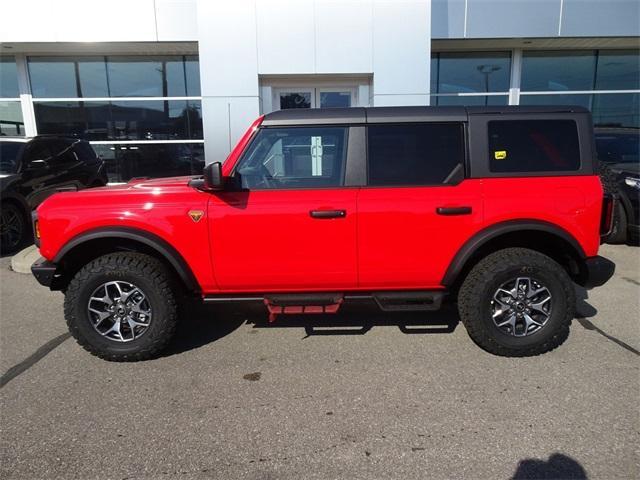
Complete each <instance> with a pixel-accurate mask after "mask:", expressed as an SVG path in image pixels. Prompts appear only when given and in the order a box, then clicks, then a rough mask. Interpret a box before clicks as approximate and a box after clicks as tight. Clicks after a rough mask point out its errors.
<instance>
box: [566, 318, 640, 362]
mask: <svg viewBox="0 0 640 480" xmlns="http://www.w3.org/2000/svg"><path fill="white" fill-rule="evenodd" d="M576 320H577V321H578V323H579V324H580V325H582V326H583V327H584V328H585V329H586V330H592V331H595V332H598V333H599V334H600V335H602V336H603V337H604V338H606V339H607V340H611V341H612V342H613V343H615V344H616V345H619V346H621V347H622V348H624V349H625V350H628V351H630V352H631V353H635V354H636V355H638V356H640V351H638V350H636V349H635V348H633V347H632V346H631V345H629V344H627V343H624V342H623V341H622V340H618V339H617V338H616V337H613V336H611V335H609V334H608V333H607V332H605V331H603V330H600V329H599V328H598V327H596V326H595V325H594V324H593V323H591V322H590V321H589V320H587V319H586V318H576Z"/></svg>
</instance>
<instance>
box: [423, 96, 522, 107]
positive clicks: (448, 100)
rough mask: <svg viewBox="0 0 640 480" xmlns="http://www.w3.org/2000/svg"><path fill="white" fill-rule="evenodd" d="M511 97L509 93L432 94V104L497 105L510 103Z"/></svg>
mask: <svg viewBox="0 0 640 480" xmlns="http://www.w3.org/2000/svg"><path fill="white" fill-rule="evenodd" d="M508 104H509V97H508V96H507V95H482V96H472V97H468V96H463V97H456V96H448V95H447V96H436V95H432V96H431V105H433V106H436V105H440V106H445V105H447V106H462V107H482V106H489V105H491V106H495V105H508Z"/></svg>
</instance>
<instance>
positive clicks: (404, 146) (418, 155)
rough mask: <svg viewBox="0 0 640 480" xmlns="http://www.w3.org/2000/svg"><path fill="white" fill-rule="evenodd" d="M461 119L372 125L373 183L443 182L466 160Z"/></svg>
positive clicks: (369, 147)
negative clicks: (447, 121)
mask: <svg viewBox="0 0 640 480" xmlns="http://www.w3.org/2000/svg"><path fill="white" fill-rule="evenodd" d="M463 139H464V135H463V128H462V124H461V123H424V124H404V125H371V126H369V127H368V131H367V153H368V161H369V185H373V186H408V185H441V184H443V183H445V181H446V180H447V179H448V178H449V176H450V175H451V173H452V172H453V171H454V170H456V169H458V168H459V167H461V166H462V165H463V162H464V140H463Z"/></svg>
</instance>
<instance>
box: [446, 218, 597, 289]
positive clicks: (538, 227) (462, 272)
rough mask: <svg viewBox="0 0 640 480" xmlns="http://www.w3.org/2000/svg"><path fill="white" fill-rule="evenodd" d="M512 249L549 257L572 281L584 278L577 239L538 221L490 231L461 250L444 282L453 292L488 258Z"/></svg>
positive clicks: (494, 227)
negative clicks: (498, 251) (473, 269)
mask: <svg viewBox="0 0 640 480" xmlns="http://www.w3.org/2000/svg"><path fill="white" fill-rule="evenodd" d="M509 247H523V248H530V249H532V250H536V251H539V252H541V253H544V254H545V255H548V256H549V257H551V258H553V259H554V260H555V261H557V262H558V263H559V264H560V265H562V266H563V267H564V268H565V269H566V270H567V272H568V273H569V275H570V276H571V277H572V278H573V279H579V278H580V277H581V276H582V275H584V271H583V265H582V264H583V260H584V259H585V258H586V255H585V253H584V250H583V248H582V246H581V245H580V243H579V242H578V241H577V240H576V238H575V237H574V236H573V235H571V234H570V233H569V232H567V231H566V230H564V229H563V228H561V227H558V226H557V225H554V224H551V223H548V222H543V221H539V220H512V221H507V222H502V223H498V224H495V225H492V226H490V227H487V228H485V229H483V230H481V231H479V232H478V233H476V234H475V235H474V236H473V237H471V238H470V239H469V240H467V242H466V243H465V244H464V245H463V246H462V247H461V248H460V249H459V250H458V252H457V253H456V255H455V256H454V257H453V260H452V261H451V263H450V264H449V267H448V269H447V271H446V273H445V275H444V277H443V278H442V282H441V283H442V285H444V286H446V287H448V288H449V289H450V290H452V291H457V289H458V287H459V286H460V284H461V283H462V281H463V280H464V278H465V277H466V275H467V273H468V272H469V271H470V270H471V269H472V268H473V267H474V266H475V265H476V264H477V263H478V262H479V261H480V260H481V259H482V258H484V257H485V256H487V255H489V254H490V253H493V252H495V251H497V250H501V249H503V248H509Z"/></svg>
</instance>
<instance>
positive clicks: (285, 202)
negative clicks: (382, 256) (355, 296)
mask: <svg viewBox="0 0 640 480" xmlns="http://www.w3.org/2000/svg"><path fill="white" fill-rule="evenodd" d="M348 138H349V128H348V127H343V126H326V127H323V126H313V127H311V126H310V127H277V128H276V127H274V128H262V129H260V130H259V131H258V133H257V134H256V136H255V138H254V139H253V140H252V142H251V144H250V145H249V147H248V148H247V151H246V152H245V153H244V155H243V157H242V158H241V159H240V160H239V163H238V166H237V168H236V170H235V172H234V174H233V181H234V182H236V185H235V188H233V189H231V190H229V191H223V192H219V193H213V194H212V197H211V200H210V202H209V207H208V208H209V210H208V213H209V228H210V243H211V248H212V251H211V255H212V259H213V268H214V272H215V276H216V280H217V283H218V285H219V287H220V288H221V289H222V290H225V291H237V292H252V291H253V292H264V291H285V290H286V291H294V290H303V291H305V290H306V291H308V290H333V291H335V290H340V289H348V288H353V287H355V286H356V285H357V271H356V218H357V216H356V197H357V189H355V188H347V187H345V172H346V165H347V144H348Z"/></svg>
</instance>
